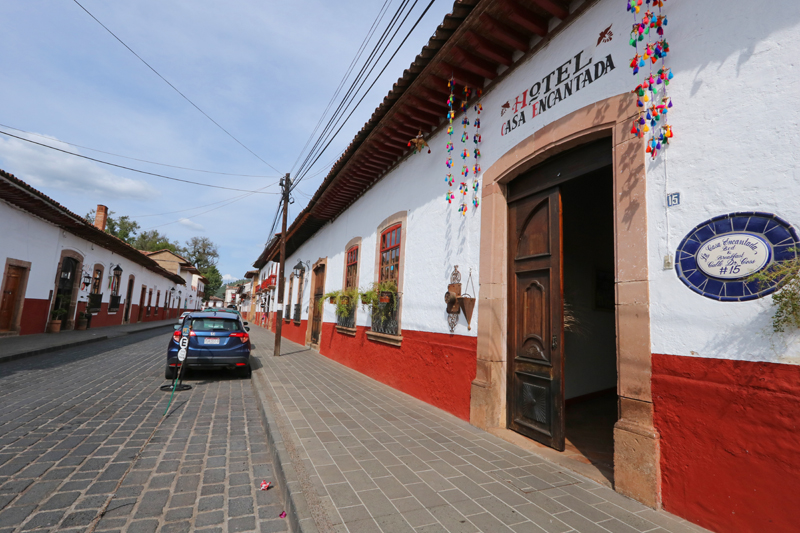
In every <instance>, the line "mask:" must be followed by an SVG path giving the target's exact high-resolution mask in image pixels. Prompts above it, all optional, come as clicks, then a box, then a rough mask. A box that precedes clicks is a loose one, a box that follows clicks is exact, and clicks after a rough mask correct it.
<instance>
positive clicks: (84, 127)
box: [0, 0, 453, 280]
mask: <svg viewBox="0 0 800 533" xmlns="http://www.w3.org/2000/svg"><path fill="white" fill-rule="evenodd" d="M78 1H79V2H80V4H81V5H83V7H84V8H86V10H88V11H89V12H91V13H92V14H93V15H94V16H95V17H96V18H97V19H99V21H100V22H102V23H103V24H104V25H105V26H107V27H108V28H109V29H110V30H111V31H112V32H114V33H115V34H116V35H117V36H118V37H119V38H120V39H121V40H122V41H124V42H125V44H127V45H128V46H129V47H130V48H131V49H133V50H134V51H135V52H136V53H137V54H138V55H139V56H141V57H142V59H144V60H145V61H146V62H147V63H149V64H150V65H151V66H152V67H153V68H154V69H155V70H156V71H158V72H159V73H160V74H161V75H162V76H163V77H164V78H166V79H167V80H168V81H169V82H170V83H171V84H172V85H174V86H175V87H176V88H177V89H178V90H179V91H180V92H181V93H183V94H184V95H186V97H187V98H188V99H189V100H191V101H192V102H194V104H196V106H197V107H199V108H200V109H201V110H202V111H204V112H205V113H206V114H207V115H209V116H210V117H211V118H212V119H213V120H214V121H215V122H217V123H218V124H219V125H220V126H221V127H222V128H224V129H225V130H227V131H228V132H229V133H230V134H231V135H232V136H233V137H235V138H236V139H238V141H240V142H241V143H242V144H244V145H245V146H246V147H247V148H249V149H250V150H252V152H255V154H257V155H258V157H256V156H254V155H253V154H251V153H250V152H249V151H248V150H247V149H245V148H244V147H242V146H241V145H240V144H238V143H237V141H236V140H234V139H232V138H231V137H230V136H228V135H227V134H226V133H225V132H224V131H222V130H221V129H220V128H219V127H217V126H215V125H214V124H213V123H212V122H211V121H210V120H209V119H208V118H206V117H205V116H204V115H203V114H201V112H200V111H198V110H197V109H196V108H195V107H193V106H192V104H191V103H189V102H187V101H186V100H185V99H184V98H182V97H181V96H180V95H179V94H178V93H177V92H175V90H173V89H172V88H170V87H169V85H167V84H166V83H165V82H164V81H163V80H162V79H160V78H159V77H158V76H157V75H156V74H155V73H153V71H151V70H150V69H148V67H147V66H146V65H144V64H143V63H142V62H141V61H140V60H139V59H137V58H136V56H134V55H133V54H132V53H131V52H130V51H128V50H127V49H126V48H125V47H124V46H123V45H122V44H121V43H120V42H118V41H117V40H116V39H114V37H113V36H112V35H110V34H109V33H108V32H107V31H106V30H105V29H103V27H102V26H101V25H100V24H98V23H97V22H96V21H95V20H93V19H92V18H91V17H90V15H89V14H87V13H86V11H84V10H83V9H81V7H80V6H79V5H78V4H77V3H76V2H75V0H26V1H25V2H2V3H0V20H2V21H3V32H4V38H3V39H2V40H0V57H3V61H2V70H3V83H2V84H0V102H2V104H0V130H2V131H5V132H7V133H11V134H13V135H17V136H19V137H23V138H25V139H29V140H32V141H36V142H39V143H44V144H48V145H51V146H55V147H57V148H60V149H62V150H67V151H71V152H75V153H78V154H81V155H84V156H87V157H91V158H95V159H100V160H103V161H106V162H110V163H114V164H117V165H121V166H125V167H131V168H134V169H137V170H142V171H145V172H150V173H155V174H162V175H164V176H168V177H171V178H177V179H182V180H189V181H196V182H201V183H206V184H212V185H216V186H219V187H227V188H229V189H239V191H234V190H223V189H215V188H210V187H203V186H197V185H192V184H186V183H182V182H176V181H172V180H168V179H164V178H159V177H155V176H150V175H146V174H141V173H137V172H133V171H131V170H126V169H122V168H117V167H112V166H108V165H104V164H101V163H98V162H94V161H90V160H87V159H82V158H79V157H75V156H73V155H69V154H66V153H62V152H58V151H55V150H51V149H49V148H44V147H41V146H38V145H35V144H31V143H28V142H25V141H23V140H19V139H15V138H13V137H8V136H6V135H0V168H2V169H3V170H5V171H7V172H10V173H12V174H14V175H15V176H17V177H18V178H20V179H22V180H23V181H26V182H28V183H29V184H31V185H33V186H34V187H36V188H38V189H39V190H40V191H42V192H43V193H45V194H47V195H48V196H50V197H51V198H53V199H55V200H56V201H58V202H59V203H61V204H62V205H64V206H65V207H67V208H68V209H70V210H72V211H74V212H76V213H78V214H85V213H87V212H88V211H90V210H91V209H93V208H95V206H96V205H97V204H103V205H106V206H108V207H109V210H110V211H112V212H114V214H115V216H121V215H129V216H131V217H132V218H133V219H134V220H136V221H137V222H139V224H140V225H141V227H142V228H143V229H158V230H159V231H160V232H162V233H166V234H167V235H168V236H169V238H170V239H171V240H178V241H180V242H184V241H186V240H188V239H190V238H191V237H193V236H206V237H209V238H210V239H211V240H212V241H213V242H215V243H216V244H217V245H218V247H219V251H220V259H219V264H218V268H219V270H220V272H221V273H222V274H223V275H224V276H225V279H226V280H235V279H239V278H241V277H242V276H243V274H244V273H245V272H246V271H247V270H249V269H250V268H251V265H252V263H253V261H254V260H255V259H256V258H257V257H258V255H259V254H260V253H261V250H262V249H263V246H264V244H265V243H266V242H267V241H268V240H269V237H270V235H268V232H269V229H270V226H271V223H272V220H273V217H274V215H275V212H276V209H277V205H278V199H279V194H278V193H279V186H278V179H279V177H280V176H282V175H283V174H285V173H287V172H290V171H291V170H292V168H293V166H294V165H295V162H296V160H297V159H298V157H299V156H300V154H301V152H302V149H303V146H304V145H305V144H306V141H307V140H308V138H309V136H310V135H311V133H312V131H313V129H314V127H315V125H316V124H317V121H318V120H319V119H320V116H321V115H322V114H323V112H324V110H325V108H326V106H327V104H328V101H329V100H330V98H331V96H332V95H333V93H334V91H335V90H336V87H337V86H338V85H339V82H340V80H341V78H342V76H343V75H344V74H345V72H346V71H347V68H348V66H349V65H350V63H351V61H352V60H353V57H354V56H355V54H356V52H357V50H358V48H359V46H360V45H361V43H362V41H363V39H364V38H365V36H366V35H367V32H368V30H369V28H370V26H371V25H372V24H373V22H374V21H375V19H376V17H377V16H378V13H379V12H380V11H381V9H382V6H383V5H384V0H340V1H337V2H330V1H325V0H319V1H315V0H292V1H290V2H277V1H274V0H273V1H263V0H262V1H255V0H234V1H226V2H219V1H210V0H191V1H189V0H179V1H172V2H163V1H156V0H135V1H131V2H119V1H112V0H78ZM385 1H386V2H387V3H388V7H387V8H386V9H387V14H386V16H385V17H384V19H383V21H382V22H381V25H380V27H379V31H378V32H377V34H380V32H382V31H383V28H385V27H386V25H387V23H388V20H389V18H390V16H391V15H392V14H393V13H394V12H395V10H396V9H397V8H398V7H399V6H400V5H401V3H402V2H403V0H385ZM414 3H415V2H414V0H411V1H410V2H409V3H408V6H409V7H410V6H411V5H413V4H414ZM427 5H428V0H422V1H417V2H416V5H415V6H414V8H413V9H412V11H411V15H410V16H409V17H408V20H407V21H406V23H405V25H404V26H403V27H402V28H401V29H400V31H399V33H398V36H397V37H396V39H395V41H394V42H393V43H392V45H391V46H390V47H389V51H388V52H387V53H386V55H385V56H384V58H383V59H382V60H381V62H380V63H379V65H378V68H377V69H376V70H375V72H374V73H373V77H374V76H375V75H376V74H377V73H378V72H379V70H380V69H381V68H383V65H384V64H385V62H386V60H387V59H388V57H389V56H390V55H391V53H392V52H394V50H395V48H396V46H397V44H399V42H400V41H401V39H402V37H404V36H405V34H406V33H407V32H408V30H409V29H410V28H411V26H412V24H413V22H414V21H416V20H417V18H418V17H419V15H421V14H422V12H423V10H424V9H425V7H426V6H427ZM452 7H453V2H452V0H435V1H434V3H433V6H432V7H431V8H430V10H429V11H428V13H427V14H426V15H425V17H424V18H423V19H422V21H421V22H420V24H419V26H418V27H417V28H416V29H415V30H414V32H413V33H412V34H411V36H410V37H409V39H408V41H406V43H405V45H404V46H403V47H402V48H401V50H400V51H399V53H398V54H397V56H396V57H395V58H394V60H393V61H392V62H391V64H390V65H389V67H388V68H387V69H386V71H385V73H384V74H383V76H381V78H380V79H379V80H378V82H377V83H376V84H375V86H374V88H373V89H372V90H371V91H370V93H369V94H368V95H367V97H366V98H365V99H364V101H363V103H362V104H361V105H360V106H359V108H358V109H357V110H356V111H355V113H354V114H353V117H352V118H351V119H350V120H349V121H348V122H347V124H346V125H345V127H344V128H343V129H342V131H341V133H340V134H339V135H338V136H337V138H336V139H335V140H334V141H333V142H332V143H331V146H330V147H329V148H328V150H327V151H326V152H325V154H323V155H322V157H321V158H320V159H319V163H318V164H317V166H315V167H314V169H312V171H311V172H310V173H309V176H308V177H307V178H306V179H304V180H303V182H302V183H301V185H300V186H299V187H298V189H297V191H296V193H297V194H296V195H295V203H294V204H293V205H291V206H290V209H289V219H290V222H291V220H292V218H293V217H294V216H295V215H296V214H297V213H298V212H299V211H300V210H301V209H302V208H303V207H304V206H305V205H306V203H307V201H308V199H309V197H310V195H312V194H313V193H314V192H315V191H316V189H317V187H318V186H319V184H320V183H321V181H322V179H323V178H324V177H325V175H326V174H327V171H328V170H329V169H330V166H331V165H332V163H333V162H334V161H335V160H336V158H337V157H338V155H339V154H340V153H341V151H342V150H343V149H344V148H345V147H346V146H347V145H348V144H349V143H350V141H351V140H352V138H353V137H354V135H355V134H356V132H357V131H358V130H359V129H360V128H361V127H362V126H363V125H364V123H365V122H366V121H367V120H368V119H369V117H370V115H371V114H372V112H373V111H374V110H375V108H376V107H377V106H378V105H379V104H380V102H381V101H382V100H383V98H384V96H385V95H386V94H387V93H388V92H389V90H390V89H391V87H392V84H393V83H394V82H395V81H397V78H399V77H400V75H401V74H402V72H403V70H404V69H405V68H407V67H408V66H409V65H410V64H411V62H412V61H413V60H414V57H415V56H416V55H417V54H418V53H419V52H420V50H421V49H422V47H423V46H424V45H425V44H427V42H428V39H429V38H430V36H431V35H432V34H433V32H434V31H435V30H436V27H437V26H438V25H439V24H440V23H441V22H442V19H443V18H444V16H445V14H447V13H449V12H450V11H451V10H452ZM376 39H377V35H376V36H374V37H373V39H372V40H371V41H370V46H368V50H371V49H372V44H373V43H374V41H375V40H376ZM362 61H363V58H362ZM371 82H372V78H370V80H369V81H368V82H367V85H366V86H365V88H366V87H367V86H368V85H369V83H371ZM348 84H349V83H348ZM12 128H14V129H12ZM19 130H22V131H23V132H25V133H21V132H20V131H19ZM65 143H69V144H65ZM75 145H78V146H75ZM90 149H91V150H90ZM102 152H106V153H102ZM111 154H114V155H111ZM303 155H305V154H303ZM119 156H125V158H123V157H119ZM130 158H133V159H130ZM259 158H260V159H261V160H263V162H262V161H261V160H260V159H259ZM136 159H138V160H139V161H137V160H136ZM142 160H144V161H149V162H154V163H161V164H162V165H171V167H168V166H162V165H155V164H152V163H148V162H144V161H142ZM265 162H266V163H265ZM174 167H184V168H187V169H195V170H203V171H207V172H197V171H195V170H184V169H180V168H174ZM211 172H213V173H211ZM219 173H226V174H237V175H221V174H219ZM315 173H316V175H315V176H313V177H311V175H313V174H315ZM243 175H244V176H243ZM241 191H259V192H257V193H251V192H241Z"/></svg>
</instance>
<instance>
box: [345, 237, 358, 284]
mask: <svg viewBox="0 0 800 533" xmlns="http://www.w3.org/2000/svg"><path fill="white" fill-rule="evenodd" d="M358 248H359V247H358V246H357V245H356V246H353V247H352V248H350V249H349V250H347V256H346V259H345V272H346V274H345V278H344V288H345V289H353V288H356V287H357V286H358Z"/></svg>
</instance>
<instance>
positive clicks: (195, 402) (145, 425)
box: [0, 329, 288, 533]
mask: <svg viewBox="0 0 800 533" xmlns="http://www.w3.org/2000/svg"><path fill="white" fill-rule="evenodd" d="M167 339H168V332H167V330H165V329H162V330H158V331H153V332H143V333H136V334H132V335H127V336H125V337H120V338H115V339H110V340H107V341H101V342H97V343H94V344H91V345H87V346H80V347H75V348H71V349H65V350H61V351H57V352H53V353H50V354H46V355H37V356H33V357H29V358H26V359H21V360H17V361H12V362H7V363H3V364H0V532H1V533H10V532H12V531H13V532H17V531H28V530H35V531H92V530H96V531H128V532H137V533H138V532H155V531H165V532H166V531H169V532H178V531H208V532H211V531H215V532H216V531H219V532H224V531H231V532H233V531H262V532H280V531H286V530H287V528H288V525H287V522H286V520H285V519H281V518H279V515H280V514H281V512H282V511H283V509H284V507H283V504H282V502H281V500H280V491H279V490H269V491H266V492H264V491H260V490H258V485H259V484H260V483H261V481H262V480H263V479H266V480H268V481H270V480H271V481H273V483H274V481H275V480H274V479H272V476H273V467H272V464H271V462H270V456H269V454H268V450H267V444H266V442H267V439H266V436H265V433H264V429H263V426H262V422H261V418H260V415H259V412H258V407H257V404H256V403H255V399H254V393H253V389H252V387H251V383H250V381H249V380H246V379H240V378H238V377H235V376H232V375H228V374H225V373H196V374H190V375H189V376H188V380H187V382H188V383H190V384H191V385H192V386H193V389H192V390H191V391H188V392H181V393H176V395H175V399H174V400H173V404H172V407H171V409H170V414H169V416H167V417H166V418H164V419H163V421H162V415H163V414H164V410H165V408H166V406H167V401H168V398H169V393H165V392H162V391H160V390H159V386H160V385H163V384H165V383H166V381H165V380H164V361H165V350H166V345H167ZM160 421H161V423H160V425H159V422H160ZM148 439H149V441H148ZM138 454H140V455H139V456H138V458H137V455H138Z"/></svg>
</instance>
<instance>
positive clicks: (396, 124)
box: [389, 117, 419, 144]
mask: <svg viewBox="0 0 800 533" xmlns="http://www.w3.org/2000/svg"><path fill="white" fill-rule="evenodd" d="M392 120H393V122H390V123H389V128H391V129H393V130H394V131H396V132H397V133H398V134H400V135H405V136H406V137H405V142H406V144H408V141H409V140H411V139H412V138H414V137H416V136H417V131H419V130H418V129H417V128H415V127H413V126H407V125H405V124H403V123H402V122H400V121H399V120H397V118H395V117H392Z"/></svg>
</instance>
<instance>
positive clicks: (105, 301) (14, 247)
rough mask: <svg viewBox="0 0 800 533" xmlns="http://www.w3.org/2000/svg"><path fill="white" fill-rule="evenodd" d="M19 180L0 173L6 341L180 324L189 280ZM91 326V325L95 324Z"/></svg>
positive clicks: (102, 221)
mask: <svg viewBox="0 0 800 533" xmlns="http://www.w3.org/2000/svg"><path fill="white" fill-rule="evenodd" d="M107 216H108V208H107V207H106V206H103V205H98V206H97V211H96V217H95V222H94V224H91V223H89V222H87V221H86V220H84V218H83V217H81V216H78V215H76V214H75V213H73V212H72V211H70V210H68V209H67V208H66V207H64V206H62V205H61V204H59V203H57V202H56V201H55V200H53V199H52V198H49V197H47V196H45V195H44V194H42V193H41V192H40V191H38V190H36V189H34V188H33V187H31V186H30V185H28V184H27V183H25V182H24V181H22V180H20V179H19V178H17V177H15V176H13V175H11V174H8V173H6V172H4V171H0V227H2V231H0V261H2V263H3V264H4V265H5V269H4V271H3V279H2V288H3V297H2V302H1V303H0V335H4V334H5V335H27V334H32V333H44V332H45V331H46V330H47V329H48V327H50V329H53V327H54V326H55V324H51V322H53V321H54V320H60V329H62V330H70V329H74V328H75V327H76V324H77V325H80V324H81V323H83V320H80V319H81V317H82V315H83V314H84V313H85V314H86V317H87V321H88V323H89V324H90V327H92V328H97V327H102V326H111V325H118V324H127V323H129V322H130V323H135V322H147V321H153V320H164V319H168V318H175V317H177V316H178V315H179V314H180V311H179V307H178V301H179V297H178V296H177V295H178V294H180V292H181V291H185V290H186V285H185V284H186V280H185V279H184V278H183V277H181V276H180V275H178V274H177V273H175V272H171V271H169V270H166V269H165V268H163V267H162V266H160V265H159V264H158V262H156V261H155V260H154V259H152V258H150V257H148V256H147V255H145V254H143V253H141V252H140V251H138V250H136V249H134V248H132V247H131V246H130V245H128V244H127V243H125V242H124V241H122V240H120V239H118V238H116V237H114V236H113V235H109V234H108V233H106V232H105V231H104V230H105V227H106V220H107ZM89 316H90V317H91V318H88V317H89Z"/></svg>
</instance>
